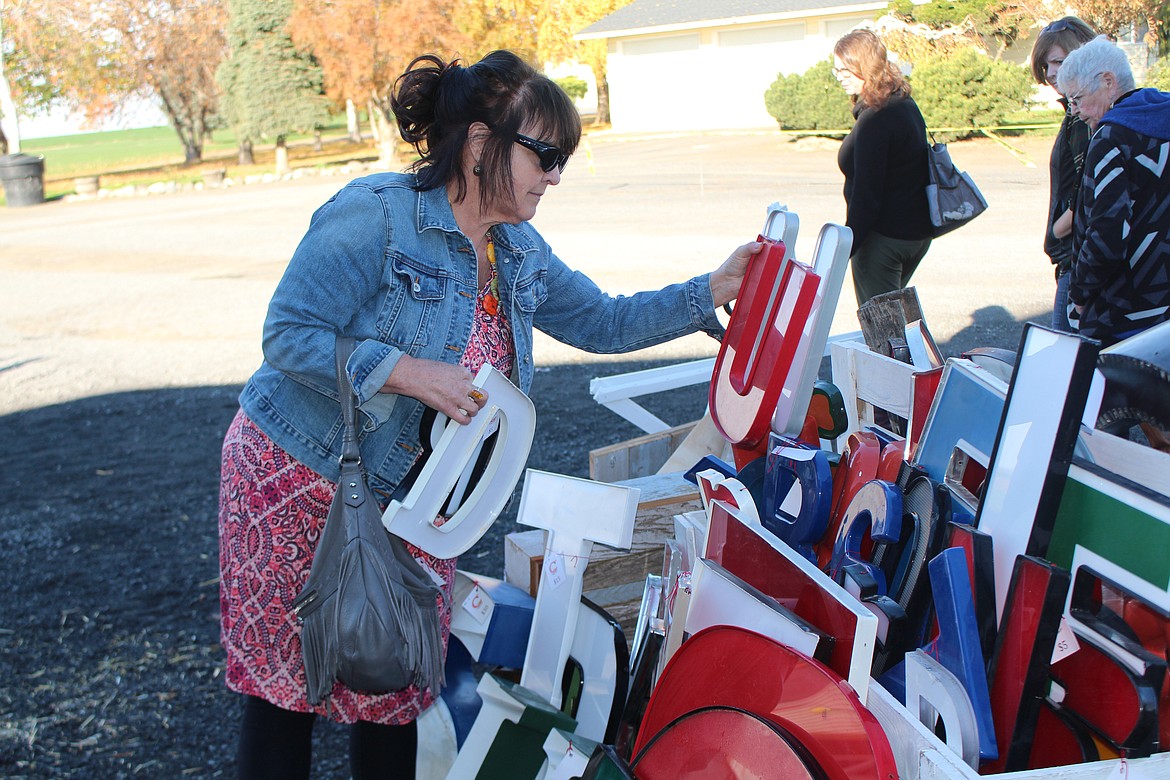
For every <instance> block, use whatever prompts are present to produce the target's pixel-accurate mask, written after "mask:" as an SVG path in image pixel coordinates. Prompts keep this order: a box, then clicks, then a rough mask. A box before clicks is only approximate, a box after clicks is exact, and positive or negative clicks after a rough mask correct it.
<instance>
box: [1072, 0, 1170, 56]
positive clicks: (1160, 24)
mask: <svg viewBox="0 0 1170 780" xmlns="http://www.w3.org/2000/svg"><path fill="white" fill-rule="evenodd" d="M1073 6H1074V7H1075V8H1076V10H1077V16H1079V17H1081V18H1082V19H1084V20H1085V21H1086V22H1088V23H1089V25H1090V26H1091V27H1092V28H1093V29H1095V30H1096V31H1097V32H1099V33H1102V34H1103V35H1110V36H1116V35H1118V34H1120V33H1123V32H1125V31H1126V30H1127V29H1128V28H1129V26H1130V25H1135V26H1137V27H1139V28H1140V27H1141V26H1142V23H1145V26H1146V27H1147V28H1148V30H1149V32H1148V34H1147V38H1146V42H1147V43H1149V44H1150V45H1151V46H1152V47H1154V48H1155V49H1156V48H1158V47H1159V46H1160V45H1164V44H1165V42H1166V40H1167V35H1168V34H1170V10H1167V7H1166V2H1165V0H1074V2H1073Z"/></svg>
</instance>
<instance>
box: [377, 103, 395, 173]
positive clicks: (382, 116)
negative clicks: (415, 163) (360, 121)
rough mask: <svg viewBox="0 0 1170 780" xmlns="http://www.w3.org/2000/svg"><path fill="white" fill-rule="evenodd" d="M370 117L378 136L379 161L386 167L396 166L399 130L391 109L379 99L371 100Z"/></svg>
mask: <svg viewBox="0 0 1170 780" xmlns="http://www.w3.org/2000/svg"><path fill="white" fill-rule="evenodd" d="M370 119H371V121H372V122H373V125H374V132H375V135H376V136H377V138H378V163H379V164H380V165H382V166H383V167H385V168H394V167H395V166H397V164H398V130H397V128H395V126H394V122H393V121H392V119H391V115H390V111H389V109H388V108H384V107H383V106H382V105H381V104H380V103H379V102H378V101H376V100H371V101H370Z"/></svg>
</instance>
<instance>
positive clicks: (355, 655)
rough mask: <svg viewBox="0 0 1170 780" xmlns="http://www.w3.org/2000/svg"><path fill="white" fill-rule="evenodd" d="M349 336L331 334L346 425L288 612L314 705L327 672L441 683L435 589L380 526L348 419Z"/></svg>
mask: <svg viewBox="0 0 1170 780" xmlns="http://www.w3.org/2000/svg"><path fill="white" fill-rule="evenodd" d="M353 349H354V340H353V339H352V338H344V337H341V336H339V337H338V339H337V386H338V392H339V394H340V397H341V408H342V418H343V421H344V423H345V433H344V439H343V444H342V454H341V459H340V462H341V477H340V479H339V480H338V483H337V493H336V494H335V495H334V497H333V503H332V504H331V505H330V507H329V516H328V518H327V519H326V521H325V530H324V531H323V532H322V534H321V541H320V543H319V544H318V545H317V550H316V553H315V555H314V557H313V566H312V568H311V569H310V570H309V579H308V580H307V581H306V582H305V586H304V588H302V589H301V592H300V594H299V595H298V596H297V598H296V601H295V602H293V612H294V614H296V615H297V616H298V617H299V618H300V620H301V653H302V657H303V659H304V663H305V679H306V682H307V697H308V700H309V702H310V703H311V704H314V705H316V704H320V703H321V702H322V701H324V700H325V699H326V698H327V697H328V696H329V693H330V691H331V690H332V689H333V682H334V680H339V681H341V682H342V683H343V684H345V685H346V686H347V687H349V688H351V689H353V690H356V691H364V692H369V693H386V692H389V691H398V690H402V689H403V688H406V687H408V686H410V685H411V684H417V685H418V686H419V687H420V688H428V687H429V688H430V689H431V690H433V691H435V692H438V690H439V688H440V687H441V686H442V683H443V650H442V640H441V633H440V631H441V628H440V623H439V609H440V607H441V606H445V605H443V602H442V599H443V598H444V594H443V591H442V590H441V589H440V588H438V587H436V585H435V583H434V581H433V580H432V579H431V577H430V576H429V575H428V574H427V573H426V572H425V571H424V570H423V568H422V566H421V565H420V564H419V562H418V561H416V560H415V559H414V557H413V556H412V555H411V554H410V552H409V551H408V550H407V549H406V544H405V543H404V542H403V541H402V540H401V539H399V538H398V537H396V536H393V535H392V534H389V533H387V532H386V529H385V528H384V527H383V526H382V510H381V508H380V507H379V505H378V501H377V498H376V496H375V495H374V494H373V493H372V492H371V491H370V488H369V486H368V485H367V483H366V476H365V470H364V469H363V468H362V461H361V450H360V448H359V446H358V441H357V430H356V426H355V422H354V418H355V416H356V412H355V407H356V403H355V399H354V394H353V391H352V390H351V389H350V384H349V380H348V378H347V377H346V374H345V364H346V361H348V360H349V356H350V355H351V354H352V353H353Z"/></svg>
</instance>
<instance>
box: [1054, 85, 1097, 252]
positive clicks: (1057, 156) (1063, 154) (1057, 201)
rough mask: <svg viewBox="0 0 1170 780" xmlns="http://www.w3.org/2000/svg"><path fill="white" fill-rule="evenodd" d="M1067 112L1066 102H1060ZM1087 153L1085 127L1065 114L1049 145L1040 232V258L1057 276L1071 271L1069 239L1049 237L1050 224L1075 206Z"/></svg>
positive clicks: (1082, 123) (1087, 142)
mask: <svg viewBox="0 0 1170 780" xmlns="http://www.w3.org/2000/svg"><path fill="white" fill-rule="evenodd" d="M1060 102H1061V105H1064V106H1065V107H1066V109H1067V106H1068V104H1067V102H1066V101H1065V99H1064V98H1061V99H1060ZM1088 149H1089V126H1088V125H1087V124H1085V123H1084V122H1083V121H1081V120H1080V119H1079V118H1077V117H1075V116H1073V115H1071V114H1067V113H1066V114H1065V116H1064V121H1063V122H1061V123H1060V130H1059V131H1058V132H1057V133H1056V141H1055V142H1054V143H1053V144H1052V156H1051V157H1050V158H1049V161H1048V186H1049V193H1048V227H1047V229H1046V230H1045V231H1044V254H1046V255H1048V257H1049V259H1051V260H1052V264H1053V265H1055V266H1057V267H1058V269H1059V271H1058V273H1060V274H1063V273H1066V272H1068V270H1069V268H1071V267H1072V261H1073V256H1074V254H1075V251H1074V249H1073V237H1072V235H1071V234H1070V235H1067V236H1065V237H1064V238H1057V237H1056V236H1054V235H1053V234H1052V224H1053V223H1054V222H1056V220H1057V218H1059V217H1060V215H1062V214H1064V212H1066V211H1068V210H1069V209H1071V208H1073V207H1074V205H1075V204H1076V202H1077V191H1078V190H1080V188H1081V178H1082V177H1083V176H1084V173H1085V154H1086V152H1087V151H1088Z"/></svg>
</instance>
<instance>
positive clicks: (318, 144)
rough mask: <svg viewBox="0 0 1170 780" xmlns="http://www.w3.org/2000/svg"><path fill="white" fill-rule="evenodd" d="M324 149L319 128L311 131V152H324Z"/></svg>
mask: <svg viewBox="0 0 1170 780" xmlns="http://www.w3.org/2000/svg"><path fill="white" fill-rule="evenodd" d="M324 149H325V144H324V143H322V141H321V128H319V127H318V128H316V129H315V130H313V151H314V152H320V151H324Z"/></svg>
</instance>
